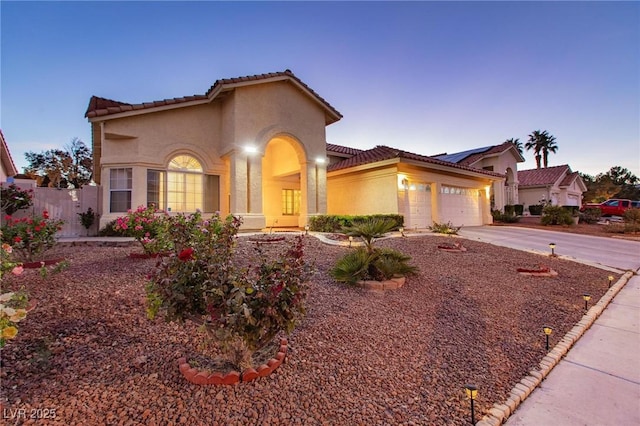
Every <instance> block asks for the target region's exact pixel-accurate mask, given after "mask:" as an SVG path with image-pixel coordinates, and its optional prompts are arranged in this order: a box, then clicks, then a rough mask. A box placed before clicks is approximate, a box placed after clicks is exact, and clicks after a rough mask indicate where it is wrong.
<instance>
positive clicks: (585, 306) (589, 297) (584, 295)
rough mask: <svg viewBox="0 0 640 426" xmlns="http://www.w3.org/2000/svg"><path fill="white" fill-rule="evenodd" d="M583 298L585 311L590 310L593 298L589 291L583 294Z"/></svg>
mask: <svg viewBox="0 0 640 426" xmlns="http://www.w3.org/2000/svg"><path fill="white" fill-rule="evenodd" d="M582 298H583V299H584V311H585V312H586V311H588V310H589V300H591V295H590V294H589V293H585V294H583V295H582Z"/></svg>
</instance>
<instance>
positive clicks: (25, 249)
mask: <svg viewBox="0 0 640 426" xmlns="http://www.w3.org/2000/svg"><path fill="white" fill-rule="evenodd" d="M63 224H64V221H63V220H58V219H51V218H49V213H48V212H47V211H46V210H45V211H43V212H42V216H40V215H33V216H31V217H23V218H21V219H14V218H12V217H11V216H9V215H7V216H5V224H4V225H3V226H2V242H3V243H7V244H10V245H12V246H13V256H14V257H15V258H16V259H17V260H18V261H21V262H33V261H39V260H43V256H44V254H45V253H46V252H47V251H48V250H50V249H52V248H53V247H54V246H55V245H56V242H57V241H56V233H57V232H58V231H59V230H60V229H62V225H63Z"/></svg>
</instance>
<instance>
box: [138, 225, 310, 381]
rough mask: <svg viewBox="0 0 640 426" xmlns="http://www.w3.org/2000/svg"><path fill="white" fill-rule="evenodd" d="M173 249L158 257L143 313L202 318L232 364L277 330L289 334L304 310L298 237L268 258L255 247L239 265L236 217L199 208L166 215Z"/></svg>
mask: <svg viewBox="0 0 640 426" xmlns="http://www.w3.org/2000/svg"><path fill="white" fill-rule="evenodd" d="M169 221H170V222H171V236H172V238H173V244H174V247H175V253H174V254H173V255H171V256H168V257H165V258H162V259H160V260H159V261H158V262H157V265H156V269H155V271H154V272H153V273H152V274H151V276H150V283H149V284H148V286H147V307H148V310H147V312H148V314H149V317H150V318H154V317H155V316H156V315H157V314H158V313H159V312H160V311H162V312H163V313H164V316H165V319H167V320H169V321H179V322H182V321H184V320H187V319H191V320H195V321H196V322H203V320H204V325H205V328H206V331H207V334H208V335H209V336H210V337H211V338H212V340H213V343H216V344H217V345H218V346H219V347H220V349H222V351H223V352H224V353H225V354H226V355H227V358H228V360H229V361H230V362H232V363H234V364H235V365H236V366H237V367H239V368H241V369H242V368H246V367H249V366H250V362H251V361H250V360H251V354H252V353H253V352H254V351H256V350H257V349H259V348H261V347H263V346H264V345H266V344H267V343H269V342H270V341H271V340H272V339H273V338H274V337H275V336H276V335H277V334H278V333H279V332H281V331H285V332H287V333H289V332H291V331H292V330H293V328H294V327H295V325H296V323H297V322H298V320H299V319H300V317H301V316H302V315H303V314H304V312H305V311H304V300H305V298H306V291H307V286H306V284H305V283H306V281H307V280H308V279H309V278H310V276H311V268H310V267H309V265H308V264H307V263H306V262H305V261H304V259H303V254H304V253H303V243H302V242H303V239H302V237H298V238H297V239H296V241H295V243H294V244H293V246H291V247H288V248H287V249H286V251H285V252H284V253H280V254H279V255H278V256H276V257H275V258H273V256H271V259H268V258H267V256H266V255H265V254H264V253H263V251H262V249H261V247H260V245H257V247H256V259H254V261H255V265H256V266H254V267H246V268H241V267H239V266H238V262H237V259H234V255H235V240H236V236H237V233H238V229H239V227H240V224H241V220H240V219H239V218H237V217H234V216H228V217H227V218H226V219H222V218H220V217H219V216H217V215H216V216H214V217H212V218H211V219H210V220H202V217H201V215H200V214H199V213H196V214H193V215H190V216H184V215H177V216H174V217H171V218H170V219H169Z"/></svg>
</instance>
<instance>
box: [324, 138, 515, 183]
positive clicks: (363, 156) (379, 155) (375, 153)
mask: <svg viewBox="0 0 640 426" xmlns="http://www.w3.org/2000/svg"><path fill="white" fill-rule="evenodd" d="M393 158H400V159H405V160H413V161H418V162H421V163H424V164H433V165H439V166H446V167H451V168H455V169H461V170H466V171H471V172H475V173H481V174H484V175H488V176H495V177H503V175H501V174H500V173H495V172H490V171H487V170H482V169H475V168H473V167H468V166H464V165H460V164H456V163H451V162H448V161H442V160H438V159H437V158H433V157H428V156H426V155H420V154H414V153H413V152H408V151H403V150H401V149H396V148H391V147H388V146H384V145H378V146H376V147H375V148H372V149H368V150H365V151H361V152H359V153H358V154H356V155H354V156H353V157H350V158H347V159H344V160H342V161H340V162H338V163H334V164H330V165H329V166H328V167H327V172H333V171H336V170H342V169H347V168H350V167H356V166H361V165H364V164H372V163H377V162H380V161H385V160H391V159H393Z"/></svg>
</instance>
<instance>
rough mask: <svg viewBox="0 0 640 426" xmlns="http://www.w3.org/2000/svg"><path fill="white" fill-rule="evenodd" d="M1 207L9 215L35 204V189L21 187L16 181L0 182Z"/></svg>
mask: <svg viewBox="0 0 640 426" xmlns="http://www.w3.org/2000/svg"><path fill="white" fill-rule="evenodd" d="M0 200H1V201H0V207H1V208H2V211H3V212H5V213H6V214H8V215H12V214H14V213H15V212H17V211H18V210H22V209H26V208H29V207H31V206H32V205H33V189H20V188H19V187H18V186H17V185H16V184H15V183H12V184H10V185H8V186H4V185H3V184H1V183H0Z"/></svg>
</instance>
